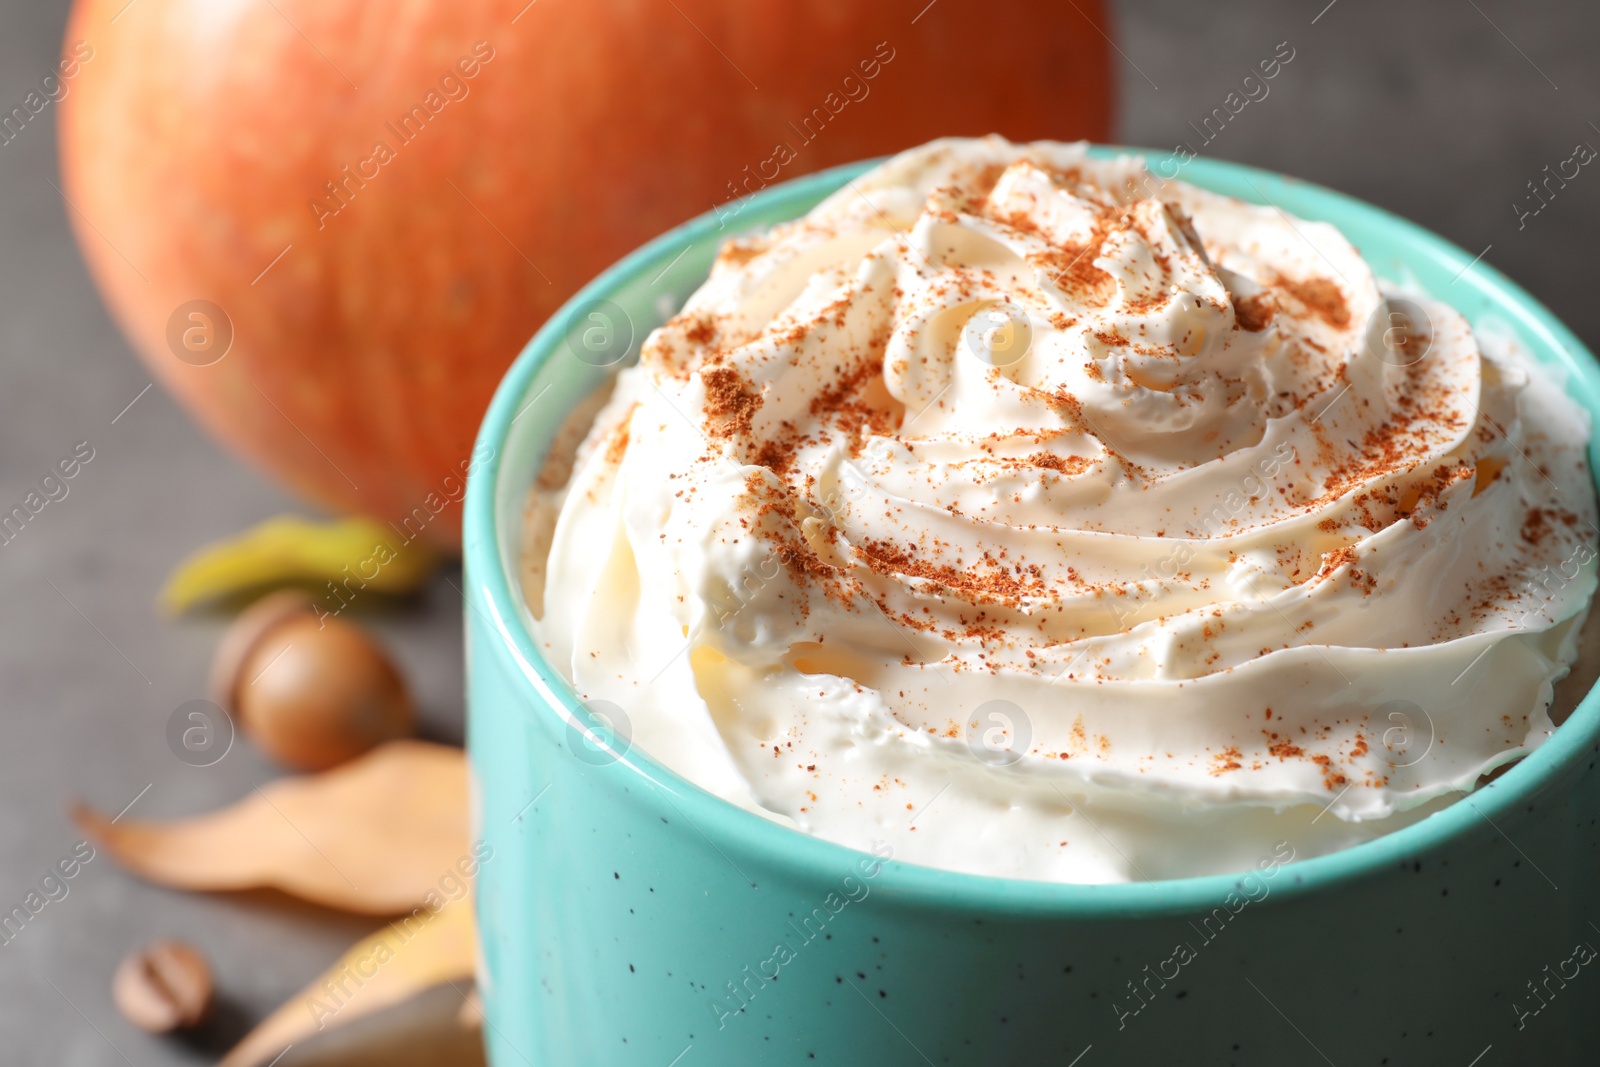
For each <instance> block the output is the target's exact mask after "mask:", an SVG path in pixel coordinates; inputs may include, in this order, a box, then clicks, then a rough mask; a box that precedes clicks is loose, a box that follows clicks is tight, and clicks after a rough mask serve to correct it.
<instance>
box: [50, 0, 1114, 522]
mask: <svg viewBox="0 0 1600 1067" xmlns="http://www.w3.org/2000/svg"><path fill="white" fill-rule="evenodd" d="M1108 29H1109V27H1108V25H1107V23H1106V20H1105V15H1104V12H1103V10H1102V7H1101V5H1100V3H1098V2H1095V0H1077V3H1076V5H1072V4H1061V3H1059V2H1058V0H1019V2H1017V3H1014V4H1011V5H996V4H993V3H991V2H987V0H934V2H933V3H927V0H904V2H901V0H895V2H888V0H872V2H863V0H806V2H798V3H786V4H772V5H752V4H749V3H747V2H745V0H537V2H532V3H530V2H528V0H404V2H393V3H383V4H370V3H358V2H355V0H274V3H270V4H261V3H239V2H236V0H140V2H139V3H137V4H133V5H129V4H128V3H127V0H79V2H78V3H77V5H76V8H75V9H74V12H73V17H72V20H71V23H70V25H69V27H68V31H67V41H66V46H65V52H64V55H65V56H66V57H67V58H68V59H69V60H75V63H74V64H73V68H72V73H71V75H70V77H69V76H66V75H65V71H66V69H67V64H66V63H65V62H64V63H63V74H64V80H65V81H66V82H67V89H68V91H67V95H66V96H65V97H64V98H63V99H62V101H61V154H62V170H63V174H64V178H65V187H64V189H65V193H66V196H67V198H68V200H69V201H70V203H71V205H72V207H71V209H70V211H69V213H70V214H71V216H72V220H73V224H74V226H75V228H76V231H77V235H78V239H79V243H80V246H81V247H82V249H83V252H84V255H85V257H86V258H87V260H88V262H89V265H90V268H91V270H92V272H93V274H94V277H95V279H96V281H97V283H98V284H99V286H100V289H101V291H102V292H103V293H104V295H105V298H106V300H107V302H108V303H109V304H110V306H111V309H112V311H113V313H114V315H115V316H116V318H117V320H118V322H119V323H120V324H121V326H122V328H123V330H124V331H125V332H126V333H127V335H128V337H129V338H130V339H131V341H132V342H133V345H134V347H135V348H136V349H137V350H138V351H139V352H140V353H141V355H142V356H143V357H144V359H145V361H146V362H147V363H148V364H149V365H150V367H151V368H152V370H153V371H154V373H155V374H156V376H157V377H159V378H160V380H161V381H162V382H163V383H164V384H165V385H166V386H167V387H168V388H170V389H171V390H172V391H173V392H174V393H176V394H177V395H178V396H179V398H180V399H181V400H182V402H183V403H184V404H185V405H186V406H187V407H188V408H189V410H190V411H192V412H193V413H194V414H195V415H196V416H197V417H198V418H199V419H200V421H201V422H202V423H203V424H204V425H205V426H206V427H207V428H208V429H209V430H210V431H211V432H212V433H214V434H215V435H216V436H218V437H219V438H221V439H222V440H224V441H226V442H228V443H230V444H231V445H233V446H234V447H236V448H237V449H239V450H240V451H241V452H243V453H244V454H245V455H247V456H249V457H250V458H251V459H253V460H255V461H256V462H257V463H259V464H261V465H262V466H264V467H266V468H267V469H269V470H271V471H274V472H276V473H277V474H278V475H279V476H281V477H282V478H283V479H284V480H286V481H287V482H288V483H289V484H290V485H291V486H293V487H294V488H296V489H298V490H299V491H301V492H303V493H304V494H306V495H307V496H308V497H310V498H312V499H313V500H316V501H319V502H321V503H324V504H326V505H329V506H331V507H334V508H338V509H343V510H352V511H359V512H364V513H367V514H370V515H373V516H375V517H379V518H387V519H396V518H398V517H401V516H406V515H413V514H414V513H415V511H416V509H417V508H418V507H419V506H420V505H422V504H423V502H424V501H425V500H427V499H429V495H430V494H433V499H435V500H439V499H448V498H449V497H450V496H451V495H453V494H452V493H451V491H450V489H451V486H453V485H454V484H455V481H454V479H453V477H452V476H454V475H459V473H460V471H461V470H462V468H463V466H464V462H465V460H466V458H467V456H468V454H469V452H470V449H471V442H472V438H473V435H474V433H475V431H476V429H477V424H478V421H479V418H480V417H481V415H482V413H483V410H484V408H485V406H486V405H487V403H488V400H489V396H490V394H491V392H492V391H493V389H494V387H495V384H496V383H497V382H498V380H499V379H500V376H501V374H502V373H503V372H504V371H505V369H506V367H507V365H508V364H509V363H510V361H511V359H512V358H513V357H514V356H515V355H516V353H517V352H518V350H519V349H520V348H521V346H522V345H523V343H524V342H525V341H526V340H527V339H528V337H529V336H530V335H531V334H532V333H533V332H534V331H535V330H536V329H537V328H538V326H539V325H540V323H542V322H543V321H544V320H545V319H546V318H547V317H548V316H549V315H550V314H551V313H552V312H553V311H554V310H555V309H556V308H557V307H558V306H559V305H560V304H561V302H562V301H563V300H565V299H566V298H567V297H568V296H570V295H571V294H572V293H573V292H574V291H576V289H577V288H578V287H579V286H581V285H582V284H583V283H584V282H586V281H587V280H588V279H590V278H591V277H593V276H594V275H595V274H596V273H598V272H599V271H600V270H601V269H603V268H604V267H605V266H606V265H607V264H609V263H611V262H612V261H614V260H615V259H617V258H618V257H619V256H621V255H623V254H624V253H626V252H628V251H629V250H630V249H632V248H634V247H636V246H637V245H639V244H640V243H642V242H643V241H644V240H646V239H648V238H650V237H652V236H654V235H655V234H658V233H660V232H662V231H663V230H666V229H668V228H670V227H671V226H673V225H675V224H676V223H679V222H681V221H683V220H684V219H686V218H688V217H690V216H692V215H695V214H698V213H700V212H702V211H706V210H708V209H709V208H711V207H712V205H713V204H716V203H719V202H721V201H724V200H726V199H727V198H729V197H730V196H731V195H733V194H735V193H743V192H745V191H747V190H754V189H757V188H760V187H762V186H763V185H765V184H769V183H770V182H773V181H781V180H784V179H787V178H791V177H795V176H796V175H799V174H801V173H804V172H806V171H810V170H815V169H818V168H821V167H825V166H830V165H833V164H836V163H841V162H845V161H848V160H854V159H861V158H864V157H868V156H874V155H879V154H883V153H887V152H892V151H895V150H898V149H901V148H905V147H908V146H910V145H914V144H917V143H919V142H921V141H925V140H928V139H930V138H933V137H938V136H944V135H954V134H983V133H988V132H999V133H1002V134H1005V135H1007V136H1009V137H1012V138H1014V139H1032V138H1040V137H1051V138H1058V139H1070V138H1078V137H1089V138H1095V139H1104V138H1105V137H1106V134H1107V132H1108V128H1109V122H1110V114H1111V106H1112V101H1111V76H1110V72H1109V69H1108V60H1107V51H1108V42H1107V39H1106V38H1105V37H1104V36H1103V33H1102V31H1105V30H1108ZM197 302H199V303H197ZM216 309H221V312H220V314H219V313H218V312H217V310H216ZM224 353H225V354H224ZM218 355H220V356H221V358H220V359H218V358H216V357H217V356H218ZM447 479H449V481H447ZM427 535H428V537H429V538H430V539H432V540H435V541H437V542H443V543H450V542H454V541H456V540H457V539H458V538H459V529H458V519H457V516H456V514H455V512H454V508H450V509H447V510H446V511H445V512H442V513H440V514H439V516H438V517H437V518H435V519H433V521H432V522H431V524H430V525H429V527H428V530H427Z"/></svg>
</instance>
